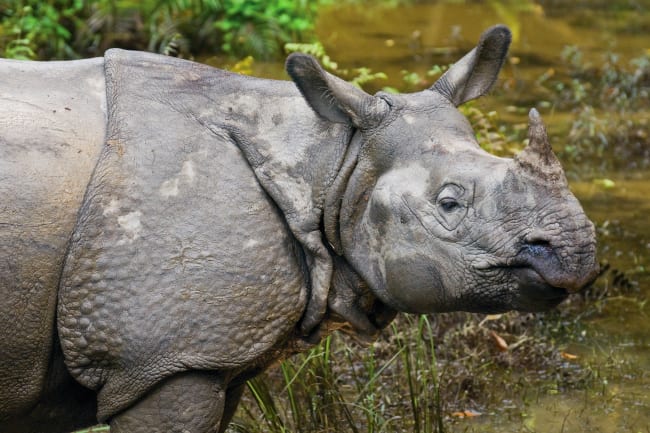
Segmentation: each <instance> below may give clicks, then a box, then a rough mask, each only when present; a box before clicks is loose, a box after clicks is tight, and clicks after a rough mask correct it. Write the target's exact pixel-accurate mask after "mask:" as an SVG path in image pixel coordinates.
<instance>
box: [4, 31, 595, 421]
mask: <svg viewBox="0 0 650 433" xmlns="http://www.w3.org/2000/svg"><path fill="white" fill-rule="evenodd" d="M510 39H511V37H510V32H509V30H508V29H507V28H506V27H504V26H496V27H493V28H490V29H488V30H487V31H486V32H484V33H483V35H482V36H481V39H480V41H479V43H478V45H477V46H476V47H475V48H474V49H472V50H471V51H470V52H469V53H468V54H466V55H465V56H464V57H463V58H461V59H460V60H459V61H458V62H457V63H456V64H454V65H453V66H452V67H450V68H449V69H448V70H447V71H446V73H445V74H444V75H443V76H442V77H441V78H440V79H439V80H438V81H436V82H435V83H434V84H433V86H432V87H430V88H429V89H427V90H424V91H421V92H418V93H412V94H388V93H383V92H379V93H377V94H376V95H374V96H373V95H369V94H367V93H365V92H364V91H362V90H361V89H359V88H357V87H354V86H353V85H351V84H349V83H347V82H345V81H343V80H341V79H339V78H337V77H335V76H333V75H331V74H329V73H328V72H326V71H324V70H323V69H322V68H321V66H320V65H319V64H318V62H317V61H316V60H315V59H313V58H311V57H309V56H307V55H303V54H293V55H291V56H289V58H288V59H287V62H286V69H287V71H288V74H289V75H290V77H291V79H292V80H293V82H291V81H273V80H266V79H258V78H251V77H245V76H240V75H237V74H233V73H230V72H226V71H222V70H218V69H215V68H211V67H208V66H205V65H201V64H198V63H194V62H191V61H187V60H181V59H176V58H169V57H164V56H159V55H155V54H149V53H142V52H129V51H124V50H118V49H112V50H109V51H107V52H106V53H105V56H104V57H103V58H94V59H86V60H78V61H67V62H21V61H10V60H3V61H2V62H0V197H1V199H0V294H1V296H2V298H1V300H0V355H1V356H0V431H2V432H3V433H10V432H51V433H54V432H67V431H71V430H74V429H76V428H81V427H83V426H88V425H92V424H95V423H96V422H97V421H98V420H99V421H100V422H106V423H108V424H110V428H111V432H113V433H123V432H129V433H138V432H145V431H146V432H197V433H204V432H223V431H225V429H226V426H227V424H228V423H229V421H230V419H231V417H232V416H233V413H234V411H235V408H236V407H237V404H238V401H239V399H240V396H241V394H242V390H243V388H244V384H245V381H246V380H247V379H248V378H251V377H253V376H255V375H256V374H258V373H259V372H261V371H263V370H264V369H265V368H267V367H268V366H269V365H271V364H272V363H274V362H276V361H278V360H280V359H282V358H284V357H286V356H289V355H291V354H292V353H295V352H297V351H300V350H303V349H304V348H306V347H309V345H310V344H313V342H315V341H317V340H318V339H319V338H320V337H321V336H323V335H325V334H326V333H327V332H330V331H332V330H333V329H335V328H337V327H338V326H340V324H341V323H343V324H346V326H348V327H351V328H352V329H354V330H355V332H357V333H358V334H359V335H365V336H370V337H372V336H374V335H376V333H377V332H378V331H379V330H380V329H381V328H383V327H384V326H386V324H387V323H388V322H390V320H392V318H393V317H394V315H395V314H396V312H407V313H435V312H444V311H452V310H464V311H474V312H498V311H506V310H513V309H514V310H521V311H538V310H545V309H548V308H550V307H553V306H555V305H557V304H558V303H559V302H560V301H562V300H563V299H564V298H565V297H566V296H567V295H568V294H569V293H571V292H575V291H577V290H580V289H581V288H583V287H584V286H586V285H588V284H589V283H590V282H591V281H592V280H593V279H594V277H595V275H596V274H597V269H598V266H597V261H596V253H595V251H596V243H595V233H594V226H593V224H592V223H591V222H590V221H589V219H588V218H587V216H586V215H585V213H584V212H583V210H582V208H581V206H580V204H579V203H578V201H577V200H576V198H575V197H574V196H573V195H572V194H571V192H570V191H569V188H568V185H567V180H566V177H565V175H564V172H563V170H562V167H561V165H560V163H559V161H558V159H557V158H556V156H555V155H554V154H553V151H552V149H551V146H550V144H549V140H548V138H547V135H546V131H545V127H544V125H543V124H542V120H541V118H540V116H539V114H538V113H537V112H536V111H535V110H531V112H530V127H529V143H528V145H527V147H526V148H525V149H524V150H523V151H522V152H521V153H520V154H518V155H517V156H516V157H515V158H513V159H508V158H501V157H497V156H493V155H491V154H488V153H487V152H485V151H484V150H482V149H481V148H480V147H479V146H478V144H477V141H476V139H475V134H474V133H473V131H472V128H471V126H470V124H469V122H468V121H467V120H466V118H465V117H464V116H463V115H462V114H461V113H460V112H459V111H458V110H457V108H456V107H457V106H458V105H460V104H462V103H464V102H466V101H469V100H472V99H474V98H477V97H479V96H481V95H483V94H485V93H486V92H487V91H488V90H489V89H490V88H491V87H492V86H493V84H494V82H495V80H496V79H497V75H498V73H499V70H500V68H501V67H502V65H503V62H504V59H505V56H506V53H507V50H508V46H509V43H510Z"/></svg>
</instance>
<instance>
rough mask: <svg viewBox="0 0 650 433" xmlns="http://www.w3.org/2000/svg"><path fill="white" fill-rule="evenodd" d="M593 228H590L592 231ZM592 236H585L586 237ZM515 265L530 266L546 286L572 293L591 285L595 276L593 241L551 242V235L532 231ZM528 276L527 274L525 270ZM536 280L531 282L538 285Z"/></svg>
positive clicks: (596, 271)
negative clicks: (555, 243)
mask: <svg viewBox="0 0 650 433" xmlns="http://www.w3.org/2000/svg"><path fill="white" fill-rule="evenodd" d="M592 231H593V230H592ZM590 238H591V239H593V237H592V236H587V239H590ZM516 262H517V265H518V266H520V267H522V268H529V269H530V270H532V271H534V273H535V274H536V276H534V277H533V278H530V279H531V280H536V279H537V276H539V278H541V279H542V280H543V282H544V283H546V284H547V285H548V286H551V287H554V288H557V289H564V290H566V291H567V292H568V293H575V292H578V291H580V290H582V289H584V288H585V287H586V286H588V285H589V284H591V283H592V282H593V280H594V279H595V278H596V276H597V275H598V271H599V269H598V263H597V262H596V244H595V240H593V241H592V240H590V241H588V242H585V243H583V244H582V245H569V246H558V245H554V244H553V242H552V240H551V237H550V236H544V235H543V234H540V233H533V234H531V235H529V236H527V237H526V239H525V240H524V242H523V245H522V248H521V250H520V252H519V254H518V257H517V260H516ZM528 275H529V276H530V273H528ZM539 283H540V282H539V281H534V285H538V284H539Z"/></svg>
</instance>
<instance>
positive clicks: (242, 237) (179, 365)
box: [59, 53, 306, 418]
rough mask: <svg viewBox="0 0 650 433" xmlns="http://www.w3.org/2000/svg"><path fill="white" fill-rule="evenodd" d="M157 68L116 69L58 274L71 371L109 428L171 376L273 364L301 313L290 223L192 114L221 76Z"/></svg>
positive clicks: (226, 145) (140, 64)
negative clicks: (204, 85) (90, 392)
mask: <svg viewBox="0 0 650 433" xmlns="http://www.w3.org/2000/svg"><path fill="white" fill-rule="evenodd" d="M118 54H119V53H118ZM128 56H131V55H128ZM148 59H149V57H147V56H145V57H143V58H137V57H136V58H135V59H130V60H129V59H126V60H125V59H122V58H120V56H119V55H118V56H117V58H116V59H113V62H112V63H110V64H109V65H108V67H109V70H108V74H107V80H108V88H109V91H108V95H109V112H110V117H109V126H108V129H109V130H108V140H107V143H108V145H107V146H106V148H105V149H104V151H103V154H102V155H101V157H100V162H99V164H98V167H97V170H96V172H95V174H94V176H93V179H92V181H91V185H90V187H89V192H88V194H87V200H86V202H85V203H84V205H83V208H82V212H81V214H80V218H79V225H78V227H77V229H76V231H75V234H74V236H73V242H72V246H71V248H70V253H69V255H68V258H67V261H66V265H65V269H64V273H63V281H62V288H61V297H60V303H59V329H60V334H61V337H62V346H63V348H64V352H65V355H66V362H67V365H68V367H69V368H70V370H71V372H72V374H73V375H74V376H75V377H76V378H77V379H78V380H79V381H80V382H81V383H83V384H84V385H86V386H88V387H91V388H93V389H97V390H98V391H99V416H100V418H105V417H108V416H110V415H112V414H114V413H116V412H117V411H119V410H120V409H122V408H124V407H126V406H127V405H129V404H131V403H132V402H133V401H134V400H135V399H137V398H138V397H139V396H141V395H142V394H143V393H144V392H146V390H147V389H149V388H150V387H151V386H153V385H154V384H155V383H156V382H157V381H159V380H161V379H162V378H164V377H167V376H169V375H172V374H174V373H175V372H179V371H184V370H190V369H212V370H221V371H240V370H245V369H249V368H256V366H258V364H259V363H261V362H267V361H268V360H270V359H271V358H275V357H277V356H278V352H279V351H281V350H284V349H283V347H284V346H285V345H286V344H287V341H289V340H290V339H291V337H293V333H294V332H295V331H294V328H295V323H296V322H297V321H298V320H299V318H300V316H301V314H302V311H303V309H304V305H305V290H306V288H305V275H304V272H303V267H302V265H301V258H300V253H299V249H298V247H297V244H296V242H295V240H294V238H293V237H292V236H291V234H290V232H289V230H288V228H287V226H286V223H285V220H284V218H283V215H282V214H281V213H280V211H279V210H278V208H277V207H276V206H275V204H274V203H273V202H272V200H270V199H269V197H268V196H267V194H266V193H265V192H264V190H263V189H262V187H261V186H260V185H259V183H258V182H257V180H256V178H255V175H254V173H253V171H252V170H251V168H250V167H249V165H248V163H247V162H246V160H245V158H244V157H243V155H242V153H241V152H240V150H239V148H238V147H237V146H236V145H235V143H234V142H233V140H232V139H230V137H229V136H228V134H227V133H225V132H220V131H217V130H214V129H210V128H206V127H204V126H202V125H201V124H200V123H198V122H197V121H196V117H195V116H194V115H193V111H196V110H200V109H203V108H204V104H205V103H206V102H205V101H201V98H200V97H198V96H197V95H196V94H194V93H193V90H192V89H193V88H195V84H196V83H195V82H196V81H201V80H202V79H203V78H202V77H203V75H204V74H208V75H210V74H212V73H213V72H212V71H213V70H212V69H211V68H207V69H202V67H201V66H199V65H194V64H192V65H191V66H190V69H187V68H186V66H185V64H184V63H180V68H179V66H178V64H174V65H172V66H173V67H171V66H168V65H166V64H155V65H151V64H148V63H147V60H148ZM131 60H132V63H131ZM154 61H158V58H154ZM171 61H172V62H174V60H171ZM107 63H108V60H107ZM188 63H189V62H188ZM153 66H155V67H153ZM192 68H199V69H198V70H194V69H192ZM215 73H218V74H219V73H221V72H215ZM227 78H228V76H224V79H227ZM217 81H218V80H217ZM211 88H212V91H213V92H216V93H217V95H213V96H212V99H211V101H212V102H218V85H213V86H211ZM179 107H184V108H183V109H179Z"/></svg>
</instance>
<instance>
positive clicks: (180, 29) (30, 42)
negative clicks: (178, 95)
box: [0, 0, 321, 59]
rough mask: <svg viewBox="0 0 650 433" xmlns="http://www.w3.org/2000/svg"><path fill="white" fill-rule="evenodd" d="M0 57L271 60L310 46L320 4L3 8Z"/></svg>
mask: <svg viewBox="0 0 650 433" xmlns="http://www.w3.org/2000/svg"><path fill="white" fill-rule="evenodd" d="M5 2H6V3H7V7H6V8H2V9H1V10H0V18H2V21H0V52H2V54H3V56H5V57H10V58H22V59H25V58H28V59H53V58H58V59H72V58H78V57H88V56H93V55H101V54H102V53H103V51H105V50H106V49H107V48H110V47H121V48H128V49H139V50H148V51H154V52H160V53H166V54H172V55H182V56H189V55H196V54H198V53H202V54H206V53H209V52H215V51H216V50H217V49H219V48H220V49H221V50H222V52H224V53H226V54H229V55H233V56H245V55H253V56H255V57H256V58H260V59H268V58H273V57H277V56H280V55H282V54H283V53H282V45H283V44H284V43H286V42H290V41H299V40H304V39H310V38H312V35H313V26H314V24H313V23H314V20H315V18H316V14H317V11H318V6H319V5H320V4H321V1H308V0H273V1H266V0H143V1H137V0H120V1H117V0H96V1H82V0H49V1H36V0H5Z"/></svg>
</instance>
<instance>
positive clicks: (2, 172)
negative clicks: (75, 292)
mask: <svg viewBox="0 0 650 433" xmlns="http://www.w3.org/2000/svg"><path fill="white" fill-rule="evenodd" d="M104 83H105V82H104V69H103V59H101V58H98V59H91V60H83V61H74V62H24V61H10V60H1V61H0V197H1V198H0V297H2V302H0V329H2V337H1V338H0V420H1V419H3V418H4V417H7V416H9V415H11V414H12V413H13V414H15V413H19V412H22V411H24V410H26V409H28V408H29V407H31V406H32V405H33V404H34V403H35V401H36V400H37V399H38V397H39V395H40V394H41V393H42V391H43V387H44V386H45V385H44V383H45V378H46V374H47V371H48V363H49V361H50V356H51V351H52V343H53V341H54V339H55V336H54V314H55V309H56V308H55V305H56V292H57V286H58V283H59V277H60V273H61V267H62V263H63V258H64V255H65V250H66V247H67V244H68V241H69V238H70V236H71V233H72V230H73V227H74V224H75V221H76V217H77V212H78V210H79V207H80V205H81V202H82V198H83V195H84V192H85V190H86V187H87V185H88V181H89V179H90V176H91V173H92V170H93V168H94V166H95V164H96V162H97V158H98V156H99V151H100V149H101V146H102V143H103V141H104V135H105V117H106V115H105V100H106V98H105V95H106V93H105V84H104Z"/></svg>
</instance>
